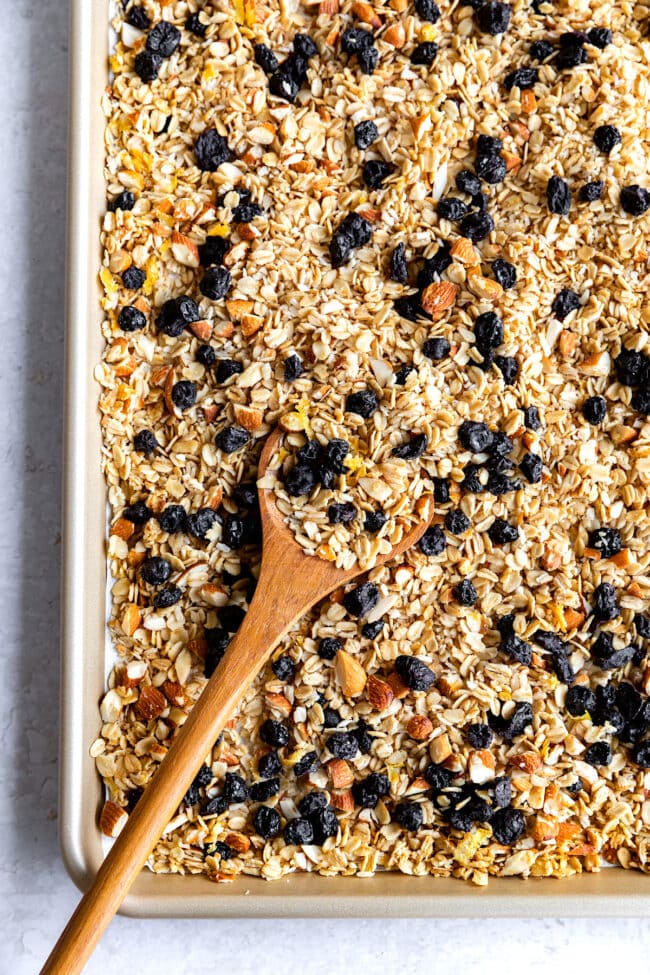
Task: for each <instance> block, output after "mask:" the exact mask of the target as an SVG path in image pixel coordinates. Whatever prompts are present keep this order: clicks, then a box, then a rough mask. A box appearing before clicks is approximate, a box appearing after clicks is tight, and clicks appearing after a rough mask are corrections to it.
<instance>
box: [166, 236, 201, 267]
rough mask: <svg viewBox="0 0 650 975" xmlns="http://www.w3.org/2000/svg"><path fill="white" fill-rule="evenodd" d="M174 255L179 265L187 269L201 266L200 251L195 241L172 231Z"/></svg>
mask: <svg viewBox="0 0 650 975" xmlns="http://www.w3.org/2000/svg"><path fill="white" fill-rule="evenodd" d="M172 254H173V255H174V259H175V260H177V261H178V263H179V264H183V265H184V266H185V267H198V266H199V249H198V247H197V246H196V244H195V243H194V241H193V240H190V238H189V237H186V236H185V234H180V233H179V232H178V231H177V230H174V231H172Z"/></svg>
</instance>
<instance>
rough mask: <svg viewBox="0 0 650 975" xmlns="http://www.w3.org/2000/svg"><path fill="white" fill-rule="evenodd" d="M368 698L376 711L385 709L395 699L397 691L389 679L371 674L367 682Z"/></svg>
mask: <svg viewBox="0 0 650 975" xmlns="http://www.w3.org/2000/svg"><path fill="white" fill-rule="evenodd" d="M366 690H367V693H368V700H369V701H370V704H371V705H372V707H373V708H374V709H375V711H384V710H385V709H386V708H387V707H388V706H389V705H390V704H392V702H393V700H394V699H395V693H394V691H393V688H392V687H391V686H390V684H389V683H388V681H386V680H382V678H381V677H377V676H376V675H375V674H371V675H370V677H369V678H368V684H367V688H366Z"/></svg>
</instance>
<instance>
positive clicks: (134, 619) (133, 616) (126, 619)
mask: <svg viewBox="0 0 650 975" xmlns="http://www.w3.org/2000/svg"><path fill="white" fill-rule="evenodd" d="M141 622H142V614H141V613H140V609H139V607H138V606H136V604H135V603H127V607H126V609H125V610H124V615H123V616H122V630H123V632H124V634H125V635H126V636H133V634H134V633H135V631H136V630H137V628H138V627H139V626H140V623H141Z"/></svg>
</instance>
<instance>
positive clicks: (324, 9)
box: [318, 0, 339, 17]
mask: <svg viewBox="0 0 650 975" xmlns="http://www.w3.org/2000/svg"><path fill="white" fill-rule="evenodd" d="M338 12H339V0H321V2H320V3H319V4H318V15H319V16H320V15H321V14H327V15H328V16H330V17H331V16H332V15H333V14H337V13H338Z"/></svg>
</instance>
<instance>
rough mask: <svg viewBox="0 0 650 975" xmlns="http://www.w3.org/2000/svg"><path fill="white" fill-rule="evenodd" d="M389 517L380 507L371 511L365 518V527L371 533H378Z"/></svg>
mask: <svg viewBox="0 0 650 975" xmlns="http://www.w3.org/2000/svg"><path fill="white" fill-rule="evenodd" d="M387 521H388V518H387V517H386V515H385V514H384V512H383V511H382V510H381V508H378V509H377V511H369V512H368V513H367V515H366V517H365V519H364V522H363V527H364V529H365V531H367V532H368V533H369V534H370V535H376V534H377V532H378V531H381V529H382V528H383V527H384V525H385V524H386V522H387Z"/></svg>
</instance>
